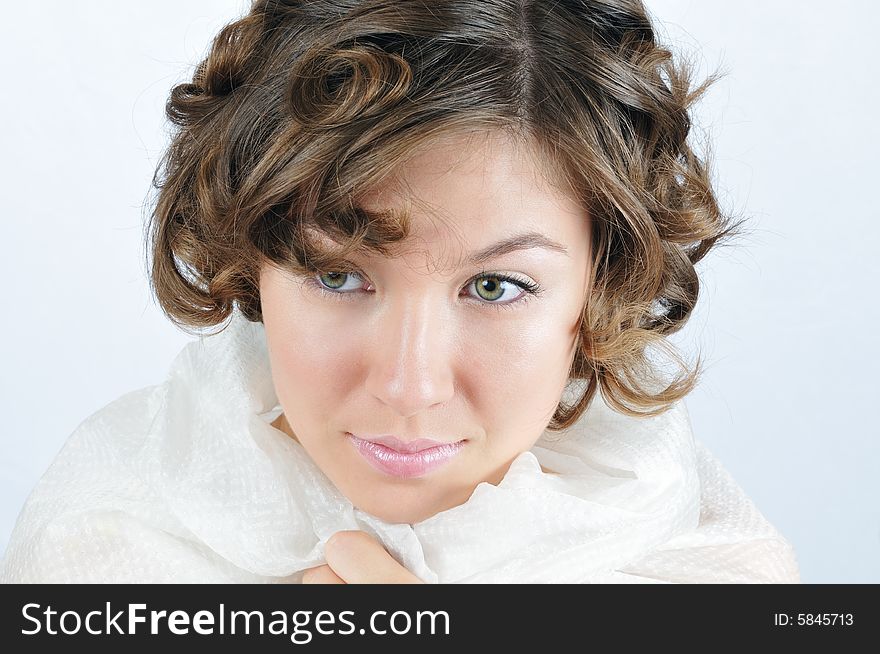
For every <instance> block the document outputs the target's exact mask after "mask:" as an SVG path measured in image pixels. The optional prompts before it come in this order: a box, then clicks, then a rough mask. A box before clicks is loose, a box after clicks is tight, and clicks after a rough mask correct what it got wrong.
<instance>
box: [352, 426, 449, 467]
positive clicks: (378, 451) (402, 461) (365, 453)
mask: <svg viewBox="0 0 880 654" xmlns="http://www.w3.org/2000/svg"><path fill="white" fill-rule="evenodd" d="M346 436H347V437H348V439H349V441H350V442H351V443H352V445H354V447H355V449H356V450H357V451H358V453H359V454H360V455H361V456H362V457H364V459H366V461H367V463H369V464H370V465H371V466H372V467H373V468H375V469H376V470H378V471H380V472H383V473H385V474H387V475H391V476H394V477H401V478H410V477H420V476H422V475H426V474H428V473H429V472H431V471H433V470H436V469H437V468H439V467H440V466H443V465H445V464H446V463H448V462H449V461H451V460H452V459H453V458H454V457H455V456H456V455H457V454H458V453H459V452H460V451H461V449H462V447H463V446H464V443H465V441H464V440H461V441H457V442H454V443H449V442H445V443H444V442H442V441H435V440H432V439H427V438H425V439H418V440H415V441H410V442H409V443H404V442H402V441H400V440H399V439H397V438H396V437H393V436H382V437H380V438H374V439H373V440H366V439H364V438H359V437H357V436H355V435H354V434H351V433H346ZM385 443H389V445H386V444H385ZM392 446H393V447H392ZM397 447H402V448H410V449H412V450H414V451H410V452H402V451H400V450H398V449H396V448H397ZM419 448H420V449H419Z"/></svg>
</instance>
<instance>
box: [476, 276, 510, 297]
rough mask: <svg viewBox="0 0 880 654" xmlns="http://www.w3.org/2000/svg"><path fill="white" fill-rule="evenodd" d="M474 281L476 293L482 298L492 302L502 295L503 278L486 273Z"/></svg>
mask: <svg viewBox="0 0 880 654" xmlns="http://www.w3.org/2000/svg"><path fill="white" fill-rule="evenodd" d="M474 283H475V286H476V289H477V293H478V294H479V296H480V297H481V298H483V299H484V300H489V301H490V302H494V301H495V300H497V299H499V298H501V297H503V296H504V290H505V288H504V284H505V280H504V279H503V278H501V277H498V276H496V275H492V276H489V275H487V276H485V277H478V278H477V279H476V281H475V282H474ZM484 293H485V294H484Z"/></svg>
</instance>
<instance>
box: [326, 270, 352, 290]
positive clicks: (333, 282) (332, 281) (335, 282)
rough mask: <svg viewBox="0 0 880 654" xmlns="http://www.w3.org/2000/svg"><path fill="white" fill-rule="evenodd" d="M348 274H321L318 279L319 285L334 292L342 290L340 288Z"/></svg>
mask: <svg viewBox="0 0 880 654" xmlns="http://www.w3.org/2000/svg"><path fill="white" fill-rule="evenodd" d="M348 274H349V273H339V272H329V273H321V274H320V275H319V277H320V279H321V283H322V284H324V285H325V286H327V288H332V289H334V290H336V289H338V288H342V286H343V285H344V284H345V278H346V277H347V276H348ZM325 280H329V281H325Z"/></svg>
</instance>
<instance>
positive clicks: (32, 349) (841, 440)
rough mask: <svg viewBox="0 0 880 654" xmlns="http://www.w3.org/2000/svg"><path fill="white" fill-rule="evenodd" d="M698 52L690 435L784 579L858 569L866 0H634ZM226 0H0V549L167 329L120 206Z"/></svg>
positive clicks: (871, 142) (867, 285)
mask: <svg viewBox="0 0 880 654" xmlns="http://www.w3.org/2000/svg"><path fill="white" fill-rule="evenodd" d="M647 4H648V7H649V10H650V11H651V13H652V15H653V16H654V17H655V18H656V19H657V20H658V21H659V28H660V30H659V31H660V34H661V37H662V38H664V40H665V41H666V42H667V43H670V44H672V45H673V46H674V47H676V48H678V49H679V50H681V51H683V52H687V53H689V55H690V56H692V57H693V58H694V61H695V62H696V63H697V64H698V70H699V71H700V73H701V74H705V73H707V72H710V71H711V70H714V69H715V68H717V67H718V66H721V67H722V68H723V69H724V70H725V71H727V76H726V77H724V78H723V79H722V80H721V81H719V82H718V83H716V84H715V85H714V87H713V89H712V90H711V91H710V93H709V95H708V96H707V97H706V98H705V99H704V100H703V101H702V102H701V103H700V105H699V106H698V108H697V111H696V119H697V127H696V128H695V130H694V136H695V137H696V138H697V139H707V138H708V139H710V140H711V141H712V143H713V148H714V159H715V168H714V170H715V178H716V180H717V188H718V193H719V197H720V199H721V201H722V204H723V205H724V207H725V209H727V210H728V211H732V212H735V213H745V214H747V215H749V216H751V217H752V221H751V228H752V232H751V233H750V235H749V236H748V238H747V239H746V240H745V241H744V242H741V243H740V245H739V246H738V247H736V248H729V249H726V250H723V251H718V252H713V253H710V255H709V256H708V257H707V259H705V260H704V262H703V263H701V264H700V266H699V270H700V272H701V273H702V275H703V276H704V277H703V279H704V285H703V288H702V291H701V296H700V301H699V303H698V308H697V311H696V313H695V315H694V317H693V319H692V320H691V322H690V323H688V325H687V327H686V328H685V329H684V330H683V331H682V332H681V334H680V335H679V336H677V337H676V339H675V340H676V342H677V343H679V344H680V345H681V347H682V348H683V349H685V350H686V351H687V352H691V353H693V352H696V351H697V350H699V351H701V352H702V353H703V355H704V357H705V358H706V359H707V363H708V365H707V367H706V372H705V374H704V377H703V380H702V384H701V386H700V387H699V388H698V389H697V390H696V391H695V392H694V393H693V394H692V395H691V396H689V398H688V400H687V404H688V407H689V409H690V412H691V416H692V419H693V423H694V428H695V432H696V434H697V437H698V438H700V439H702V440H703V441H704V442H705V443H706V444H707V445H708V446H709V447H710V449H711V450H712V451H713V452H714V453H715V454H716V455H717V456H718V457H719V458H720V459H721V461H722V462H723V463H724V464H725V466H726V467H727V468H728V469H729V470H730V471H731V473H732V474H733V476H734V477H735V478H736V480H737V481H738V482H739V483H740V485H741V486H743V488H744V489H745V490H746V492H747V493H748V494H749V495H750V497H751V498H752V499H753V500H754V501H755V503H756V504H757V505H758V507H759V508H760V509H761V511H762V512H763V513H764V515H766V516H767V518H768V519H769V520H770V521H771V522H772V523H773V524H774V525H775V526H776V527H777V528H778V529H779V530H780V531H781V532H782V533H783V535H785V536H786V537H787V538H788V539H789V540H790V541H791V542H792V543H793V544H794V546H795V549H796V551H797V553H798V558H799V561H800V565H801V573H802V579H803V581H805V582H823V583H824V582H874V583H877V582H880V556H878V554H880V508H878V502H877V498H878V497H880V481H878V479H880V475H878V471H880V446H878V444H877V437H878V435H880V430H878V429H877V427H876V425H875V421H876V417H875V416H876V413H875V412H874V411H873V409H874V408H875V406H876V405H874V402H875V401H876V397H877V394H878V390H880V389H878V383H877V364H878V356H877V354H876V349H875V347H876V345H875V344H876V338H875V337H876V333H877V325H878V322H880V316H878V309H877V306H878V303H877V264H876V263H874V262H875V261H876V258H877V252H876V250H877V247H878V245H877V241H878V236H880V228H878V224H880V209H878V208H877V207H878V204H877V203H876V201H875V198H874V192H873V191H874V189H876V183H877V182H876V177H877V173H878V165H877V164H876V162H875V150H876V148H877V145H878V144H880V139H878V123H880V121H878V120H877V119H876V116H875V112H876V111H877V108H878V106H880V92H878V82H880V79H878V75H877V72H876V70H877V69H876V66H875V61H876V51H875V49H874V46H873V44H874V43H875V42H876V38H875V37H876V25H877V21H878V19H880V10H878V9H877V7H876V5H875V4H874V3H869V2H853V1H850V2H838V3H837V4H836V5H835V7H834V10H833V11H828V5H827V4H826V3H818V2H809V3H808V2H793V1H788V2H784V1H781V0H777V1H775V2H773V3H764V2H760V3H759V2H749V3H730V2H722V1H721V0H711V1H708V0H703V1H701V2H696V1H695V0H694V1H683V0H649V1H648V3H647ZM246 7H247V3H245V2H243V1H238V0H236V1H232V0H224V1H218V0H210V1H208V0H187V1H186V2H181V1H180V0H174V1H173V2H172V1H171V0H161V1H160V0H152V1H151V2H149V3H147V2H141V3H131V2H127V3H120V2H109V1H106V2H99V1H97V0H92V1H83V0H80V1H78V2H76V3H72V2H60V1H59V2H40V3H15V4H13V5H10V6H9V7H6V8H5V10H4V17H3V21H2V26H0V61H3V62H4V65H3V72H2V85H0V93H2V100H3V101H2V103H0V125H2V128H3V140H4V145H3V157H2V160H0V189H2V208H0V220H2V223H0V224H2V228H3V239H2V242H3V249H2V251H3V256H2V257H0V272H2V280H3V310H2V311H3V313H2V315H3V320H2V322H0V348H2V350H0V356H2V363H3V365H2V370H3V372H2V389H0V390H2V393H0V398H2V399H0V402H2V410H3V416H4V420H3V428H2V434H0V551H2V550H5V547H6V544H7V542H8V538H9V534H10V533H11V531H12V528H13V525H14V523H15V519H16V517H17V515H18V512H19V510H20V509H21V506H22V504H23V502H24V501H25V499H26V497H27V495H28V493H29V492H30V490H31V488H33V486H34V484H35V483H36V482H37V480H38V479H39V477H40V475H41V474H42V473H43V472H44V471H45V469H46V468H47V467H48V465H49V464H50V462H51V461H52V459H53V457H54V456H55V455H56V453H57V452H58V450H59V449H60V447H61V446H62V444H63V443H64V441H65V439H66V438H67V436H68V435H69V434H70V433H71V432H72V431H73V430H74V428H75V427H76V426H77V425H78V424H79V423H80V422H81V421H82V420H83V419H85V418H86V417H87V416H88V415H90V414H91V413H93V412H94V411H96V410H98V409H99V408H101V407H102V406H104V405H106V404H107V403H109V402H110V401H112V400H113V399H115V398H117V397H119V396H120V395H122V394H123V393H125V392H127V391H129V390H133V389H136V388H140V387H142V386H146V385H150V384H156V383H160V382H161V381H162V380H163V379H164V376H165V373H166V370H167V367H168V365H169V364H170V362H171V360H172V359H173V357H174V355H175V354H176V353H177V352H178V350H179V349H180V348H181V347H182V346H183V344H184V343H185V342H187V341H189V340H190V337H189V336H187V335H186V334H183V333H182V332H179V331H178V330H177V329H176V328H175V327H173V326H172V325H171V323H170V322H168V321H167V319H166V318H165V317H164V316H163V315H162V314H161V312H160V311H159V310H158V307H157V305H156V303H155V302H154V301H153V299H152V298H151V297H150V293H149V289H148V285H147V264H146V258H145V252H144V248H143V239H142V233H143V226H144V223H145V220H146V217H147V212H148V211H149V208H150V207H149V206H148V202H147V200H148V198H147V194H148V191H149V182H150V179H151V176H152V174H153V171H154V168H155V166H156V163H157V161H158V157H159V155H160V153H161V151H162V148H163V146H164V144H165V142H166V138H167V131H166V130H167V125H166V123H165V121H164V117H163V106H164V102H165V99H166V97H167V93H168V91H169V90H170V88H171V87H172V86H173V84H175V83H177V82H181V81H184V80H185V79H186V78H187V76H188V75H191V73H192V69H193V67H194V66H195V64H196V63H198V61H199V60H200V59H201V57H202V56H203V54H204V53H205V52H206V48H207V47H208V44H209V42H210V39H211V37H212V36H213V35H214V34H215V33H216V32H217V31H218V30H219V28H220V27H221V26H222V25H223V24H225V23H227V22H229V21H230V20H232V19H234V18H235V17H237V16H238V15H240V14H241V13H243V12H244V11H245V10H246Z"/></svg>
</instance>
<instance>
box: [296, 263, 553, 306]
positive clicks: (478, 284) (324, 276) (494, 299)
mask: <svg viewBox="0 0 880 654" xmlns="http://www.w3.org/2000/svg"><path fill="white" fill-rule="evenodd" d="M352 279H353V280H355V281H356V282H357V283H355V284H353V285H348V286H347V282H349V281H350V280H352ZM361 280H362V276H361V275H360V274H359V273H358V272H356V271H347V272H329V273H318V274H316V275H315V276H314V277H312V278H310V279H309V281H310V282H311V283H312V284H313V285H314V286H316V287H317V288H318V290H320V291H321V292H323V293H324V294H326V295H330V296H331V297H334V298H339V299H348V298H347V296H350V295H355V292H356V291H358V290H361V289H362V288H363V282H362V281H361ZM346 286H347V287H346ZM472 287H473V288H475V289H476V295H473V294H468V296H469V297H472V298H473V297H476V298H477V299H478V300H480V301H481V302H480V303H481V304H486V305H490V306H492V307H495V308H498V309H504V308H510V307H512V306H513V305H518V304H521V303H522V302H524V301H525V300H527V299H528V298H529V297H531V296H536V295H539V294H540V293H542V292H543V289H542V288H541V286H540V285H538V284H537V283H535V282H532V281H529V280H527V279H519V278H517V277H514V276H511V275H502V274H498V273H487V272H484V273H480V274H479V275H477V276H476V277H473V278H472V279H471V280H470V281H469V282H468V283H467V285H466V286H465V288H466V289H469V288H472ZM517 289H518V290H519V291H520V292H519V294H518V295H517V294H516V290H517ZM502 300H503V301H502Z"/></svg>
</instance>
